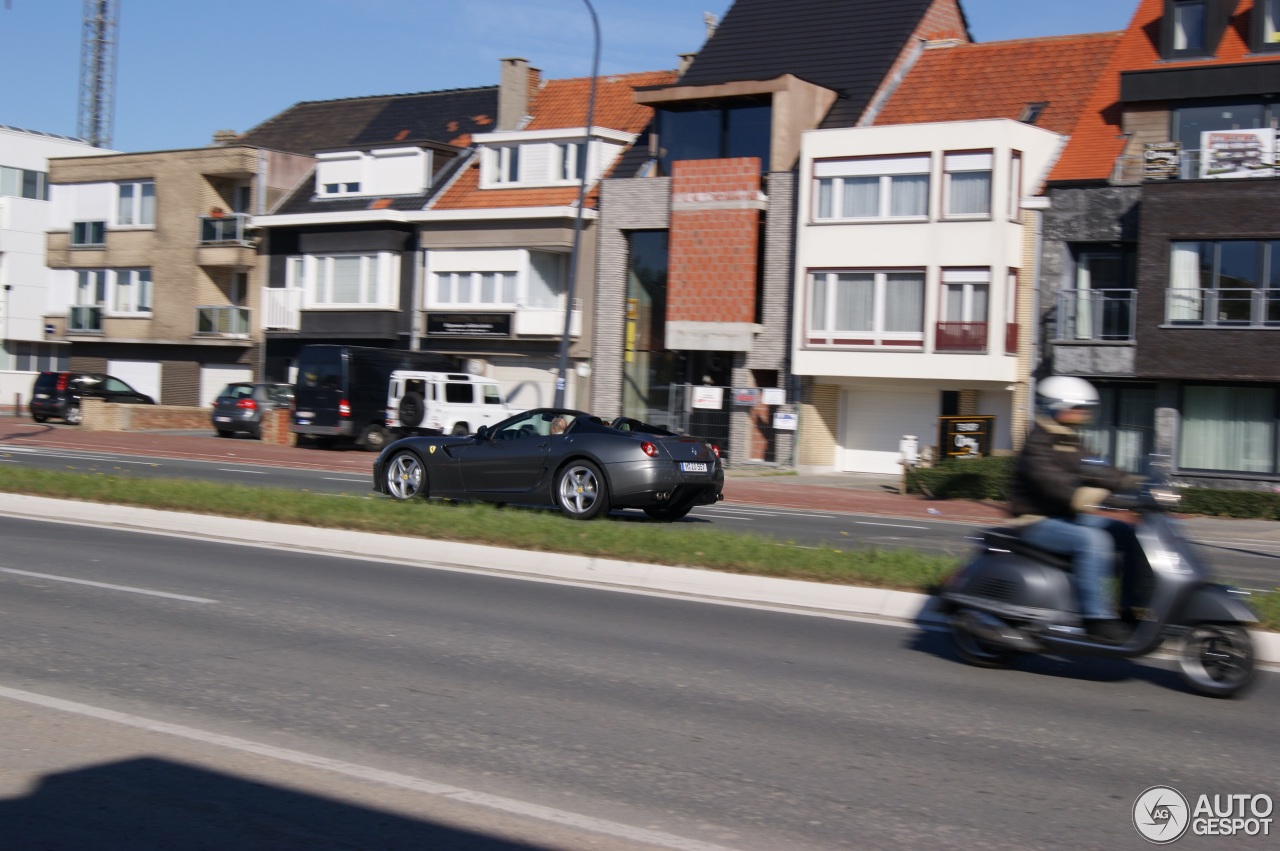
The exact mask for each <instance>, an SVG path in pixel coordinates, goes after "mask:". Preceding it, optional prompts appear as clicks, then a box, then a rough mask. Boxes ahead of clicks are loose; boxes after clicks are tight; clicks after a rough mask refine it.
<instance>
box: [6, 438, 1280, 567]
mask: <svg viewBox="0 0 1280 851" xmlns="http://www.w3.org/2000/svg"><path fill="white" fill-rule="evenodd" d="M210 442H217V443H219V444H220V445H227V446H233V445H234V443H232V442H229V441H218V440H217V439H216V438H210ZM362 455H363V453H362ZM367 457H368V459H369V464H370V466H371V465H372V463H373V455H372V454H369V455H368V456H367ZM0 463H4V464H15V465H21V466H26V467H33V468H37V469H48V470H71V471H79V472H90V473H108V474H111V475H122V476H137V477H163V478H191V479H200V480H205V481H214V482H226V483H236V484H245V485H261V486H270V487H280V488H285V489H288V490H294V491H301V490H307V491H311V492H313V493H324V494H333V495H335V496H350V497H360V498H364V497H370V496H373V495H372V494H371V491H370V487H371V479H370V477H367V476H356V475H352V474H350V473H341V472H333V471H325V470H311V469H303V468H297V467H287V466H278V465H276V466H263V465H261V464H247V463H246V464H241V463H232V462H227V461H225V460H224V461H200V460H193V459H185V458H173V457H159V456H157V457H145V456H139V455H132V454H123V453H112V452H97V451H86V450H75V449H59V448H51V447H26V446H6V447H4V448H3V449H2V450H0ZM614 518H615V519H622V520H630V521H633V522H647V521H645V519H644V518H643V516H642V515H640V514H639V513H638V512H615V514H614ZM682 522H683V523H685V524H686V525H694V526H705V527H706V528H715V529H722V530H731V531H745V532H752V533H754V534H760V535H768V536H770V537H774V538H777V539H778V540H781V541H787V542H790V543H792V544H794V545H795V546H800V547H815V546H828V547H837V548H846V547H850V548H852V547H880V548H909V549H914V550H919V551H922V552H928V553H933V554H941V555H950V556H956V557H961V556H963V555H965V554H966V553H968V552H969V551H970V549H971V548H972V546H973V541H972V538H973V537H974V536H975V535H976V534H977V533H978V532H979V531H980V528H981V527H978V526H974V525H972V524H970V523H965V522H954V521H947V520H936V521H935V520H926V519H899V518H892V517H881V516H876V515H860V514H850V513H845V512H838V511H832V512H821V511H812V510H806V509H788V508H779V507H768V506H759V505H745V504H733V503H721V504H718V505H714V506H702V507H699V508H697V509H695V510H694V512H693V513H692V514H690V516H689V517H688V518H686V519H685V520H684V521H682ZM1275 525H1276V524H1247V523H1241V522H1239V521H1224V520H1215V519H1198V520H1194V521H1190V522H1189V523H1188V528H1189V529H1190V531H1191V534H1192V536H1193V537H1194V538H1195V539H1196V540H1199V541H1201V542H1202V543H1203V544H1204V546H1205V553H1206V556H1207V557H1208V559H1209V562H1210V564H1213V565H1214V566H1215V568H1216V570H1217V571H1218V575H1219V576H1220V577H1221V578H1223V579H1224V580H1226V581H1230V582H1234V583H1237V584H1240V585H1242V586H1243V587H1246V588H1249V589H1251V590H1254V591H1260V592H1270V591H1274V590H1275V589H1276V588H1277V587H1280V534H1276V530H1275V529H1270V530H1269V531H1264V530H1261V529H1259V530H1258V531H1256V532H1255V531H1250V530H1251V529H1255V528H1256V527H1258V526H1267V527H1274V526H1275Z"/></svg>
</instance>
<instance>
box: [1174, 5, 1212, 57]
mask: <svg viewBox="0 0 1280 851" xmlns="http://www.w3.org/2000/svg"><path fill="white" fill-rule="evenodd" d="M1205 17H1206V15H1205V3H1204V0H1181V2H1175V3H1174V4H1173V50H1174V52H1175V53H1189V54H1196V55H1201V54H1203V53H1204V52H1205Z"/></svg>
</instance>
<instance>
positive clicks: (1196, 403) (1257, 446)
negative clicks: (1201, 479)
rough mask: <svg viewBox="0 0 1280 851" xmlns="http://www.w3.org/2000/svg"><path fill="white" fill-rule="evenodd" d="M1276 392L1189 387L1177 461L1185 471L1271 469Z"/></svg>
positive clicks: (1267, 471)
mask: <svg viewBox="0 0 1280 851" xmlns="http://www.w3.org/2000/svg"><path fill="white" fill-rule="evenodd" d="M1275 435H1276V393H1275V390H1274V389H1272V388H1268V387H1232V386H1223V385H1214V386H1198V385H1193V386H1188V387H1186V388H1184V391H1183V398H1182V428H1181V431H1180V438H1179V443H1180V449H1179V457H1178V463H1179V466H1181V467H1182V468H1183V469H1189V470H1222V471H1225V472H1236V473H1272V472H1274V471H1275V466H1276V458H1275V445H1276V441H1275Z"/></svg>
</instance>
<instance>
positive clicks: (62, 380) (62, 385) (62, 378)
mask: <svg viewBox="0 0 1280 851" xmlns="http://www.w3.org/2000/svg"><path fill="white" fill-rule="evenodd" d="M70 377H71V376H69V375H67V374H66V373H65V372H64V373H62V374H61V375H59V376H58V389H59V390H66V389H67V379H69V378H70Z"/></svg>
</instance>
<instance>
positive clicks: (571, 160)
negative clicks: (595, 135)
mask: <svg viewBox="0 0 1280 851" xmlns="http://www.w3.org/2000/svg"><path fill="white" fill-rule="evenodd" d="M554 144H555V147H556V156H555V157H554V158H553V159H554V167H555V169H556V174H555V178H554V179H555V180H559V181H564V182H566V183H581V182H582V177H583V175H584V174H586V173H587V170H586V169H587V162H588V160H589V159H590V156H591V155H590V152H589V149H588V146H587V144H586V142H584V141H578V142H556V143H554Z"/></svg>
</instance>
